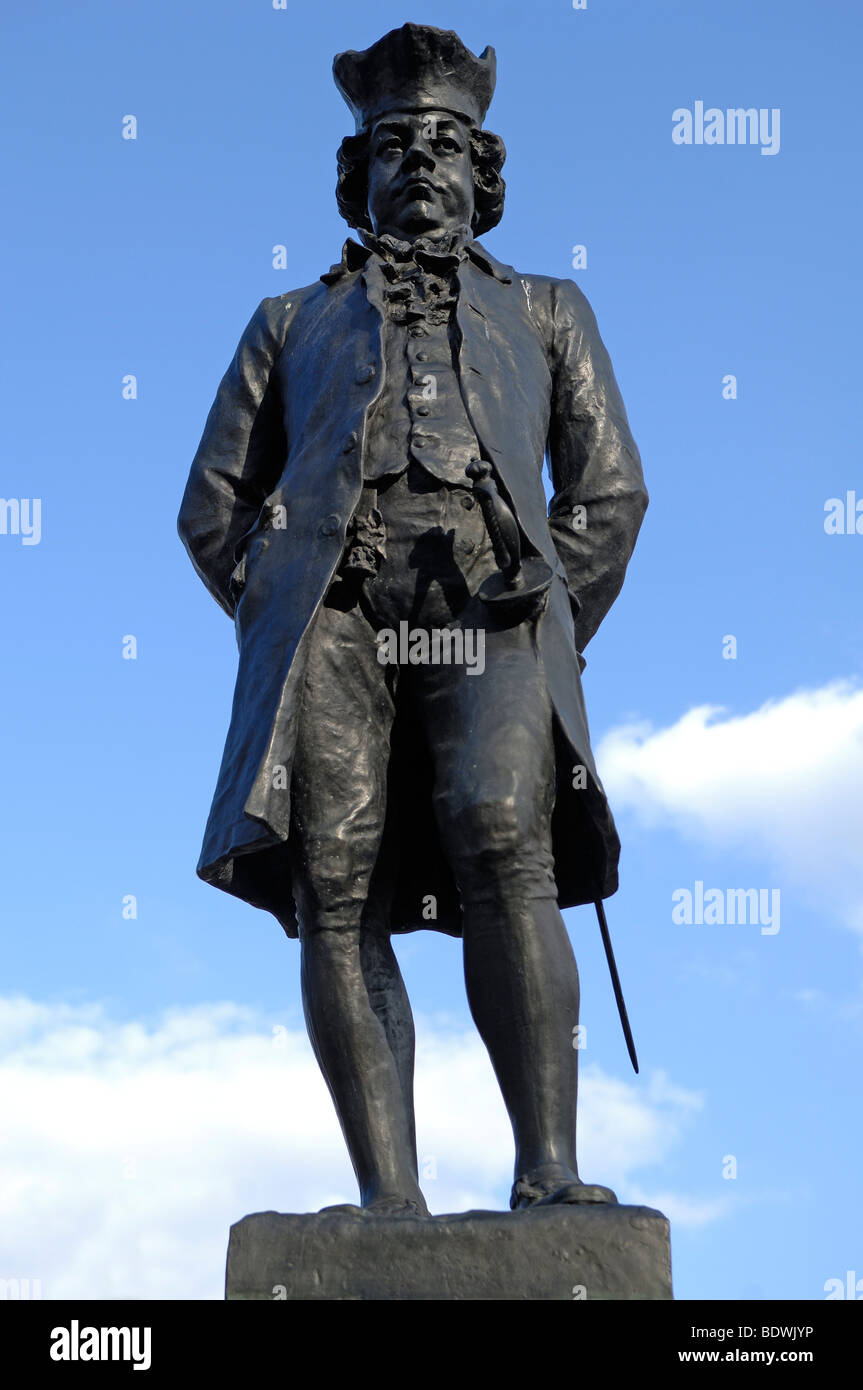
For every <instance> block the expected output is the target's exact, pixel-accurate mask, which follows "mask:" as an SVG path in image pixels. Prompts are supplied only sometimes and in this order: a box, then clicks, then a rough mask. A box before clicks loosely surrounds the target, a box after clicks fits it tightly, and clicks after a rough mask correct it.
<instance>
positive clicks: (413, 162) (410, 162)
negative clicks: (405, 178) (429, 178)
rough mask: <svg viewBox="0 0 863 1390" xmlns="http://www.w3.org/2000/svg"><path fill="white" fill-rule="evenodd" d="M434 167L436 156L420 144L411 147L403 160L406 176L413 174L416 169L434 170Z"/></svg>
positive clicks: (403, 169) (403, 170)
mask: <svg viewBox="0 0 863 1390" xmlns="http://www.w3.org/2000/svg"><path fill="white" fill-rule="evenodd" d="M434 167H435V161H434V156H433V155H431V154H430V153H429V151H428V150H427V149H426V148H425V146H423V145H421V144H420V143H419V142H415V143H414V144H413V145H411V147H410V149H409V150H408V151H407V152H406V154H405V157H404V159H403V160H402V172H403V173H405V174H412V173H413V172H414V170H415V169H428V170H432V169H434Z"/></svg>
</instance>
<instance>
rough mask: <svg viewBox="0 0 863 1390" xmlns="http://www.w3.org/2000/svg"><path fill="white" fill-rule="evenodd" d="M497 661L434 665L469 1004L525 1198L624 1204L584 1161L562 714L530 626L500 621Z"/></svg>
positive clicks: (431, 688) (444, 826)
mask: <svg viewBox="0 0 863 1390" xmlns="http://www.w3.org/2000/svg"><path fill="white" fill-rule="evenodd" d="M461 620H462V623H463V624H464V626H466V627H467V626H469V625H470V614H469V613H464V614H462V619H461ZM482 621H483V619H482V616H481V615H476V622H477V625H479V624H480V623H481V622H482ZM485 660H486V664H485V670H484V671H483V672H482V674H476V675H468V674H467V673H466V672H465V671H464V669H463V668H462V669H461V670H458V669H457V668H451V670H450V671H446V670H439V671H438V672H435V673H432V675H431V679H430V680H429V681H428V682H427V683H426V688H427V691H428V698H427V700H426V726H427V729H428V730H429V736H430V740H431V742H432V746H433V751H434V757H435V779H436V780H435V808H436V813H437V816H438V823H439V826H440V829H441V834H442V837H443V840H444V844H445V846H446V849H447V854H448V857H449V859H450V863H451V864H452V866H453V870H454V872H455V876H456V880H457V882H458V885H459V891H460V894H461V900H462V912H463V930H464V965H465V980H466V985H467V993H468V1001H469V1004H470V1008H471V1013H472V1015H473V1018H474V1021H475V1022H476V1025H477V1028H478V1030H479V1032H480V1035H481V1036H482V1038H483V1041H484V1042H485V1044H486V1047H487V1048H488V1051H489V1055H490V1058H491V1061H492V1065H493V1067H494V1070H495V1074H496V1076H497V1079H498V1082H499V1084H500V1087H501V1092H502V1094H503V1098H504V1101H505V1103H506V1106H507V1110H508V1112H509V1115H510V1119H511V1121H512V1126H513V1133H514V1137H515V1145H516V1160H515V1176H516V1179H517V1185H518V1184H519V1183H520V1184H521V1190H520V1191H519V1192H517V1193H515V1194H514V1203H515V1202H518V1203H519V1204H527V1203H528V1202H533V1201H536V1200H539V1199H541V1198H543V1197H547V1198H550V1199H551V1200H554V1199H555V1198H562V1199H563V1200H570V1201H573V1200H600V1201H601V1200H612V1201H613V1200H614V1195H613V1193H611V1192H609V1190H608V1189H606V1188H594V1187H587V1186H586V1185H584V1184H581V1183H580V1180H579V1178H578V1171H577V1166H576V1149H575V1131H576V1096H577V1080H578V1052H577V1050H576V1048H575V1047H574V1046H573V1042H574V1037H575V1033H574V1030H575V1028H576V1025H577V1023H578V1012H579V980H578V970H577V967H576V962H575V956H574V954H573V950H572V946H571V944H570V940H569V936H568V934H567V931H566V928H565V926H564V923H563V919H562V917H561V914H560V910H559V908H558V905H557V893H556V886H555V881H554V865H553V857H552V849H551V815H552V811H553V807H554V794H555V755H554V742H553V731H552V709H551V703H550V699H549V696H548V692H547V690H546V685H545V679H544V675H543V671H542V667H541V663H540V662H539V660H538V658H537V655H536V651H535V647H534V644H533V642H532V640H531V635H530V631H529V628H528V627H527V626H526V625H524V624H523V625H521V626H519V627H516V628H511V629H508V630H504V631H494V630H490V629H487V630H486V648H485ZM447 676H449V677H451V679H445V678H444V677H447ZM522 1197H523V1198H524V1202H523V1203H522V1201H521V1199H522Z"/></svg>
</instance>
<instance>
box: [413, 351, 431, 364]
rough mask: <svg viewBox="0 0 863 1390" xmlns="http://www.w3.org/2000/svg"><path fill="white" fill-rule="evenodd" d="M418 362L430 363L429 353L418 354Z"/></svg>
mask: <svg viewBox="0 0 863 1390" xmlns="http://www.w3.org/2000/svg"><path fill="white" fill-rule="evenodd" d="M416 360H417V362H428V360H429V355H428V353H427V352H418V353H417V354H416Z"/></svg>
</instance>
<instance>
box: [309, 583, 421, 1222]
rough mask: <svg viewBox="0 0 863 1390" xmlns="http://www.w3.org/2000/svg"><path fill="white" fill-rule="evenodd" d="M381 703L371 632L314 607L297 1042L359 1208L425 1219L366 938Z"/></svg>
mask: <svg viewBox="0 0 863 1390" xmlns="http://www.w3.org/2000/svg"><path fill="white" fill-rule="evenodd" d="M393 716H394V700H393V694H392V690H391V686H390V683H388V678H387V668H385V667H383V666H381V665H380V663H379V662H378V661H377V659H376V648H375V645H374V634H373V632H371V630H370V629H369V628H368V626H367V624H366V623H365V621H364V620H363V619H362V618H361V617H360V616H359V615H357V614H356V613H350V612H349V613H343V612H339V611H338V610H331V609H329V608H326V607H325V608H322V609H321V611H320V615H319V619H318V620H317V622H316V627H315V630H314V632H313V633H312V635H311V642H310V648H309V653H308V660H307V667H306V685H305V689H304V694H303V704H302V707H301V711H300V717H299V721H298V739H297V745H296V750H295V754H294V761H293V768H292V777H291V807H292V828H291V837H290V842H289V843H290V850H291V867H292V880H293V888H294V896H295V900H296V904H297V915H298V920H299V926H300V940H301V950H302V993H303V1007H304V1010H305V1016H306V1023H307V1027H308V1030H309V1038H310V1040H311V1043H312V1047H313V1049H314V1052H315V1055H316V1057H317V1059H318V1063H319V1065H320V1067H321V1071H322V1072H323V1075H324V1079H325V1080H326V1083H327V1086H328V1088H329V1090H330V1094H331V1095H332V1098H333V1102H334V1104H335V1107H336V1111H337V1114H338V1117H339V1121H340V1123H341V1126H342V1130H343V1132H344V1135H345V1140H346V1143H347V1146H348V1150H349V1152H350V1156H351V1161H352V1163H353V1165H354V1170H355V1172H356V1175H357V1181H358V1183H359V1188H360V1197H361V1201H362V1205H363V1207H365V1208H367V1209H370V1210H373V1211H375V1210H378V1211H404V1212H406V1213H410V1212H411V1211H414V1212H419V1213H421V1214H425V1213H426V1211H427V1208H426V1206H425V1202H424V1200H423V1196H422V1193H421V1192H420V1189H419V1185H418V1181H417V1159H416V1141H415V1135H414V1120H413V1104H412V1100H411V1103H410V1104H408V1103H407V1102H406V1086H407V1084H408V1066H407V1060H408V1057H410V1059H411V1070H412V1056H413V1041H412V1036H409V1035H412V1024H411V1023H410V1011H409V1008H408V1007H407V1001H406V997H405V996H404V986H403V984H402V983H401V976H400V975H399V974H398V968H397V966H396V967H395V970H393V968H392V967H393V965H394V964H395V961H394V957H392V961H390V955H391V953H390V952H388V949H387V948H388V943H387V942H386V940H385V939H384V940H374V939H373V938H374V937H375V935H376V932H375V930H374V929H373V928H374V927H375V925H377V927H378V930H379V928H380V923H379V922H378V923H377V924H375V923H374V922H373V921H372V920H371V919H372V918H373V916H374V912H375V908H374V904H370V902H369V897H370V894H371V892H372V880H373V875H374V876H375V879H376V890H375V891H376V893H378V892H379V893H381V894H382V896H383V899H384V901H386V899H387V884H386V883H380V881H379V880H380V875H379V874H376V869H377V867H378V860H379V856H380V850H381V844H382V839H383V831H384V823H385V816H386V790H387V773H388V765H389V756H390V746H389V739H390V731H391V728H392V722H393Z"/></svg>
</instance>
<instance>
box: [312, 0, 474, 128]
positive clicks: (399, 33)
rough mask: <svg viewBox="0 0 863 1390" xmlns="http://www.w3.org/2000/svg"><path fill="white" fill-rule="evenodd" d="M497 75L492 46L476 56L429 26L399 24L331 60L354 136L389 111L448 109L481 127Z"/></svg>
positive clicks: (452, 35)
mask: <svg viewBox="0 0 863 1390" xmlns="http://www.w3.org/2000/svg"><path fill="white" fill-rule="evenodd" d="M496 72H497V61H496V58H495V52H494V49H493V48H489V47H487V48H485V49H483V51H482V53H481V54H480V56H479V57H477V56H476V54H475V53H471V51H470V49H469V48H466V47H465V45H464V44H463V43H462V41H461V39H460V38H459V36H458V34H456V33H454V31H453V30H452V29H435V28H433V27H432V25H430V24H403V25H402V27H401V29H392V30H391V31H390V33H389V34H384V36H383V38H382V39H378V41H377V43H374V44H372V46H371V48H366V49H364V50H363V52H361V53H358V52H356V50H355V49H348V51H347V52H346V53H338V54H337V55H336V57H335V58H334V59H333V77H334V78H335V83H336V86H337V87H338V89H339V91H340V92H341V94H342V96H343V97H344V99H345V101H346V102H347V104H348V106H349V107H350V109H351V111H352V112H353V113H354V117H355V118H356V123H357V133H359V132H360V131H361V130H367V129H368V128H369V126H371V125H372V123H373V122H374V121H376V120H377V119H378V118H379V117H380V116H383V115H385V114H386V113H387V112H388V111H424V110H429V109H434V110H438V111H453V112H456V113H457V114H458V115H461V116H464V117H467V119H468V120H469V121H470V122H471V123H472V124H473V125H477V126H481V125H482V123H483V119H484V117H485V113H486V111H487V110H488V108H489V103H490V102H491V98H492V94H493V92H494V82H495V75H496Z"/></svg>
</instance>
